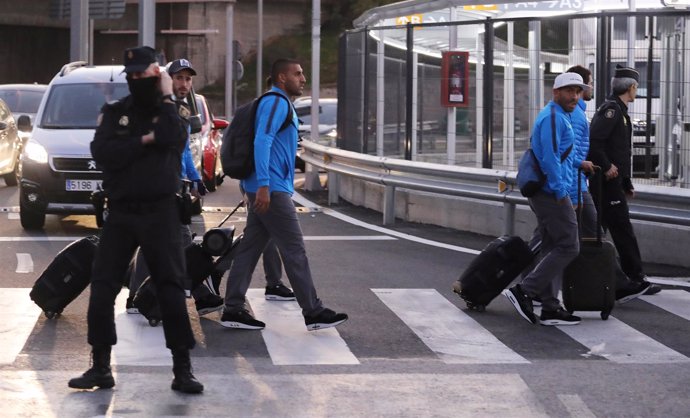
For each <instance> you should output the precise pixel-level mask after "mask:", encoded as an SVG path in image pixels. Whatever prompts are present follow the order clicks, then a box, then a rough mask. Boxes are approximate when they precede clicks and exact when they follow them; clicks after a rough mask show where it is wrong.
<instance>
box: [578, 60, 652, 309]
mask: <svg viewBox="0 0 690 418" xmlns="http://www.w3.org/2000/svg"><path fill="white" fill-rule="evenodd" d="M639 81H640V74H639V73H638V72H637V71H635V70H634V69H632V68H626V67H621V66H620V65H616V72H615V73H614V76H613V78H612V79H611V91H612V94H611V96H609V97H608V99H607V100H606V101H605V102H604V103H603V104H602V105H601V106H600V107H599V109H597V112H596V113H595V115H594V118H592V124H591V126H590V134H589V136H590V150H589V160H591V161H592V162H593V163H594V164H596V165H598V166H600V167H601V173H603V175H604V179H603V180H604V181H603V189H602V190H601V196H602V200H603V201H602V202H597V206H599V207H600V208H601V210H602V219H603V221H602V223H603V225H604V227H606V228H608V230H609V231H610V233H611V238H612V239H613V243H614V245H615V246H616V250H618V254H619V256H620V259H621V268H622V269H623V272H625V274H626V275H627V276H628V277H629V278H630V280H631V281H633V282H638V283H645V282H647V280H646V279H647V276H646V274H645V273H644V269H643V268H642V257H641V255H640V248H639V246H638V244H637V238H636V237H635V231H633V227H632V224H631V223H630V212H629V209H628V200H627V199H628V197H631V198H632V197H634V195H635V190H634V188H633V184H632V180H631V176H632V164H631V156H632V144H631V139H632V124H631V123H630V116H629V115H628V103H630V102H633V101H634V100H635V97H636V96H637V86H638V82H639ZM598 175H601V174H598ZM590 183H591V184H590V189H591V191H592V198H593V199H595V201H596V200H597V199H598V198H599V188H600V186H599V184H600V182H599V181H598V180H596V179H594V180H592V181H591V182H590ZM660 290H661V288H660V287H659V286H657V285H651V284H650V285H649V286H648V287H647V290H646V292H645V294H647V295H650V294H654V293H658V292H659V291H660Z"/></svg>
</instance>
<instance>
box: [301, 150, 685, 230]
mask: <svg viewBox="0 0 690 418" xmlns="http://www.w3.org/2000/svg"><path fill="white" fill-rule="evenodd" d="M301 144H302V147H303V152H302V155H301V158H302V159H303V160H304V161H305V162H306V163H309V164H312V165H313V166H315V167H318V168H321V169H323V170H326V171H327V172H328V173H329V176H334V175H344V176H349V177H354V178H358V179H361V180H365V181H368V182H372V183H378V184H381V185H383V186H385V187H386V192H385V196H386V197H385V198H384V205H383V224H384V225H388V224H391V223H393V222H394V214H395V211H394V208H395V201H394V199H395V193H394V192H395V188H404V189H413V190H419V191H424V192H430V193H437V194H441V195H451V196H461V197H470V198H474V199H480V200H487V201H493V202H502V203H503V204H504V207H505V208H506V211H507V212H506V213H507V216H506V222H505V224H504V232H505V233H509V234H510V233H512V231H513V229H514V225H513V220H514V213H515V206H516V205H528V201H527V198H525V197H523V196H522V195H521V194H520V192H519V191H518V190H517V187H516V174H517V173H516V172H515V171H508V170H494V169H486V168H474V167H459V166H450V165H444V164H437V163H428V162H418V161H407V160H401V159H396V158H390V157H376V156H372V155H367V154H360V153H356V152H352V151H346V150H341V149H338V148H332V147H326V146H323V145H319V144H316V143H314V142H311V141H307V140H303V141H302V143H301ZM331 181H332V182H333V183H335V178H333V179H332V180H331V178H330V177H329V182H331ZM333 183H330V184H333ZM635 196H636V197H635V200H634V202H631V203H629V205H630V217H631V218H632V219H637V220H645V221H652V222H659V223H662V224H669V225H685V226H690V210H688V208H690V190H688V189H680V188H671V187H664V186H649V185H636V186H635ZM334 201H337V195H336V196H334V197H331V194H330V193H329V202H330V203H334Z"/></svg>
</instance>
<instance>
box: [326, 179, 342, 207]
mask: <svg viewBox="0 0 690 418" xmlns="http://www.w3.org/2000/svg"><path fill="white" fill-rule="evenodd" d="M338 187H339V185H338V173H336V172H334V171H329V172H328V204H329V205H335V204H337V203H338V198H339V195H340V191H339V190H338Z"/></svg>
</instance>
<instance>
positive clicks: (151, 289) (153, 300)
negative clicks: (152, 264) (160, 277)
mask: <svg viewBox="0 0 690 418" xmlns="http://www.w3.org/2000/svg"><path fill="white" fill-rule="evenodd" d="M132 303H133V304H134V307H135V308H137V309H138V310H139V313H140V314H142V315H144V318H146V320H147V321H149V325H151V326H152V327H155V326H156V325H158V324H159V323H160V322H161V320H162V319H163V317H162V316H161V308H160V306H159V305H158V297H157V296H156V285H155V284H154V283H153V280H152V279H151V276H149V277H147V278H146V279H144V281H143V282H142V283H141V286H139V288H138V289H137V292H136V293H135V294H134V300H132Z"/></svg>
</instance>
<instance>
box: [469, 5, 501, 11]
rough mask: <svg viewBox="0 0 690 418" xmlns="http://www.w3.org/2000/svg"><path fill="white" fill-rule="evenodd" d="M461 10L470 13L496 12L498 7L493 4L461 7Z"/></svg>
mask: <svg viewBox="0 0 690 418" xmlns="http://www.w3.org/2000/svg"><path fill="white" fill-rule="evenodd" d="M462 8H463V10H470V11H496V10H498V6H496V5H495V4H480V5H475V6H462Z"/></svg>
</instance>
